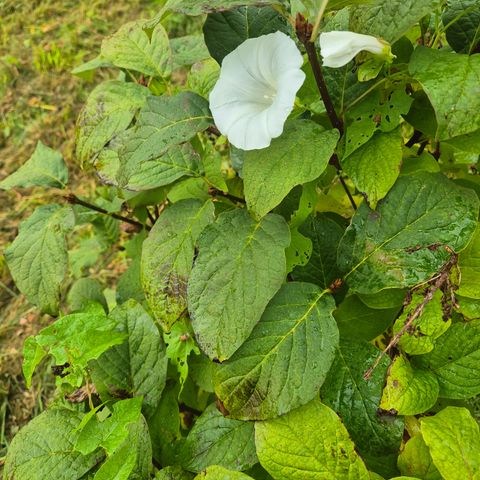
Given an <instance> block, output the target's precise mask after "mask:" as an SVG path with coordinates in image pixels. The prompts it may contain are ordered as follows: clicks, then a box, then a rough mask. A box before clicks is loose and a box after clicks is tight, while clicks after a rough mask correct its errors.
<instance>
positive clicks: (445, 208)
mask: <svg viewBox="0 0 480 480" xmlns="http://www.w3.org/2000/svg"><path fill="white" fill-rule="evenodd" d="M478 208H479V201H478V197H477V196H476V194H475V193H474V192H473V191H472V190H469V189H465V188H462V187H458V186H457V185H455V183H453V182H451V181H450V180H448V179H447V178H445V177H444V176H443V175H440V174H430V173H423V172H422V173H419V174H416V175H408V176H402V177H399V179H398V180H397V181H396V183H395V185H394V186H393V187H392V189H391V190H390V192H389V193H388V194H387V196H386V197H385V198H384V199H383V200H381V201H380V202H379V203H378V205H377V208H376V210H372V209H370V208H369V207H368V206H367V205H365V204H364V203H362V205H360V207H359V209H358V210H357V212H356V213H355V215H354V216H353V218H352V223H351V225H350V227H348V228H347V230H346V232H345V235H344V236H343V238H342V240H341V242H340V246H339V249H338V265H339V267H340V268H341V270H343V271H344V272H346V275H345V276H346V279H347V282H348V284H349V286H350V288H351V289H352V290H354V291H356V292H358V293H375V292H379V291H380V290H383V289H385V288H402V287H409V286H413V285H416V284H418V283H420V282H424V281H425V280H428V279H429V278H430V277H431V276H432V275H434V274H435V273H436V272H437V271H438V270H439V269H440V268H441V267H442V266H443V265H444V264H445V263H446V262H447V261H448V260H449V259H450V257H451V253H450V249H452V250H454V251H457V252H458V251H460V250H462V249H463V248H464V247H465V246H466V245H467V244H468V242H469V240H470V239H471V237H472V234H473V232H474V229H475V226H476V222H477V217H478Z"/></svg>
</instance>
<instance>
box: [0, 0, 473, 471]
mask: <svg viewBox="0 0 480 480" xmlns="http://www.w3.org/2000/svg"><path fill="white" fill-rule="evenodd" d="M172 14H173V15H178V14H182V15H186V16H200V15H202V16H203V18H204V23H203V32H202V33H197V34H191V35H188V36H183V37H176V38H171V37H170V36H169V34H168V31H167V30H168V25H169V19H170V18H171V15H172ZM479 24H480V5H479V3H478V1H477V0H452V1H447V2H445V1H440V0H372V1H368V2H367V1H362V0H357V1H355V0H352V1H349V0H330V1H328V0H291V1H290V2H289V1H286V0H284V1H268V0H265V1H261V0H260V1H255V0H250V1H249V0H208V1H205V0H188V1H187V0H169V1H167V2H166V4H165V6H164V7H163V8H162V9H161V11H160V12H159V13H158V15H157V16H156V17H155V18H153V19H149V20H138V21H134V22H131V23H128V24H126V25H124V26H121V27H120V28H119V30H118V31H117V32H116V33H114V34H113V35H112V36H110V37H108V38H106V39H105V40H104V42H103V44H102V47H101V51H100V54H99V55H98V56H97V57H96V58H95V59H93V60H92V61H90V62H88V63H86V64H84V65H82V66H80V67H78V68H77V69H76V70H75V73H76V74H77V75H91V73H92V71H93V70H95V69H105V68H107V69H113V71H115V72H116V78H115V79H114V80H108V81H105V82H104V83H101V84H100V85H98V86H97V87H96V88H95V89H94V90H93V91H92V92H91V94H90V96H89V98H88V99H87V101H86V104H85V106H84V107H83V110H82V111H81V113H80V115H79V118H78V125H77V138H76V157H77V159H78V162H79V163H80V164H81V165H82V167H83V168H84V169H85V170H86V171H90V172H91V175H93V176H96V178H97V180H98V183H99V187H98V189H97V197H95V198H89V199H87V198H82V197H81V196H79V195H78V194H76V193H75V192H73V191H71V190H70V189H69V180H68V171H67V166H66V165H65V162H64V160H63V158H62V156H61V155H60V154H59V153H58V152H56V151H54V150H52V149H50V148H49V147H48V146H45V145H43V144H41V143H40V144H38V146H37V149H36V150H35V152H34V154H33V156H32V157H31V158H30V159H29V160H28V161H27V162H26V163H25V164H24V165H23V166H22V167H21V168H20V169H19V170H18V171H16V172H15V173H13V174H12V175H10V176H9V177H7V178H6V179H4V180H3V181H2V182H1V183H0V187H1V188H4V189H13V188H16V187H27V186H32V185H33V186H40V187H44V188H51V189H56V190H55V191H57V192H59V191H61V190H59V189H63V190H64V192H65V193H61V194H59V202H58V203H55V204H50V205H43V206H40V207H38V208H37V209H36V210H35V211H34V212H33V213H32V215H31V216H30V217H29V218H28V219H27V220H25V221H24V222H23V223H22V224H21V226H20V229H19V233H18V236H17V237H16V239H15V240H14V241H13V243H12V244H11V245H10V246H9V247H8V249H7V250H6V252H5V257H6V260H7V263H8V266H9V268H10V271H11V274H12V276H13V278H14V280H15V283H16V285H17V287H18V289H19V290H20V291H21V292H22V293H23V294H24V295H25V296H26V297H27V299H28V300H29V301H30V302H32V303H33V304H34V305H36V306H37V307H38V308H39V309H40V310H41V311H42V312H44V313H47V314H50V315H51V316H53V317H56V319H55V321H53V323H51V325H50V326H48V327H47V328H45V329H43V330H42V331H40V333H39V334H38V335H35V336H33V337H30V338H28V339H27V341H26V342H25V348H24V364H23V368H24V374H25V377H26V381H27V384H29V383H30V381H31V378H32V375H33V373H34V371H35V369H36V367H37V366H38V365H39V364H40V362H42V360H43V359H44V358H45V357H49V358H51V359H52V362H53V371H54V373H55V375H56V381H57V387H58V389H57V396H56V399H55V401H54V402H53V403H52V405H50V406H49V408H48V409H47V410H46V411H45V412H43V413H42V414H41V415H39V416H38V417H36V418H35V419H34V420H32V421H31V422H30V423H29V424H28V425H27V426H26V427H24V428H23V429H22V430H21V431H20V432H19V433H18V434H17V436H16V437H15V438H14V440H13V442H12V444H11V446H10V448H9V452H8V455H7V458H6V464H5V474H4V478H5V479H6V480H13V479H15V480H44V479H45V480H49V479H52V480H53V479H66V480H67V479H68V480H80V479H82V480H86V479H94V480H113V479H115V480H126V479H149V478H156V479H174V480H184V479H192V478H196V479H205V480H230V479H235V480H237V479H238V480H243V479H245V480H247V479H256V480H264V479H274V480H304V479H305V480H344V479H345V480H363V479H365V480H367V479H372V480H373V479H380V478H385V479H390V478H405V479H407V478H418V479H429V480H433V479H435V480H436V479H446V480H459V479H461V480H466V479H476V478H479V477H478V475H479V472H480V431H479V425H478V419H479V417H480V412H479V408H478V398H479V397H478V396H479V395H480V260H479V258H480V227H479V226H478V216H479V198H478V196H479V194H480V178H479V176H478V174H477V169H476V164H477V162H478V159H479V153H480V133H479V132H480V82H479V78H480V55H478V53H479V52H480V43H479V41H480V34H479V32H480V30H479ZM86 225H89V226H90V227H91V228H92V229H93V230H94V231H95V232H96V237H95V238H96V239H97V240H98V238H101V244H102V245H103V249H104V250H107V251H108V250H115V249H118V248H119V247H120V248H121V249H122V250H124V255H125V256H126V257H127V258H128V259H129V267H128V269H127V270H126V271H125V272H124V273H122V274H121V276H119V278H118V279H117V280H118V281H117V282H116V285H115V292H114V293H115V295H109V296H108V298H106V297H105V295H104V291H103V287H102V286H101V285H100V284H99V282H98V281H97V280H95V279H93V278H89V277H88V276H87V277H85V276H82V275H83V274H82V272H83V270H82V267H81V266H80V267H79V265H78V262H79V260H78V258H79V257H78V255H74V254H72V251H70V253H69V250H68V248H69V246H70V247H71V245H72V239H73V238H75V232H77V231H78V229H80V228H85V226H86ZM119 225H122V226H123V227H124V228H122V230H121V231H120V230H119ZM97 243H98V242H97ZM95 245H96V244H95V243H94V242H93V243H92V242H90V243H88V244H87V243H84V244H83V245H82V247H81V248H83V250H84V251H85V250H86V251H87V252H88V253H93V250H94V249H95V248H96V247H95ZM95 258H96V257H94V259H93V261H91V262H90V264H89V266H90V267H93V266H94V264H95ZM66 279H68V280H66ZM401 475H403V477H401Z"/></svg>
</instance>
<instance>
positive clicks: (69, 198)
mask: <svg viewBox="0 0 480 480" xmlns="http://www.w3.org/2000/svg"><path fill="white" fill-rule="evenodd" d="M64 198H65V200H66V201H67V202H68V203H70V204H72V205H81V206H82V207H85V208H88V209H89V210H93V211H95V212H98V213H102V214H103V215H108V216H109V217H112V218H115V219H116V220H120V221H122V222H125V223H129V224H130V225H135V226H136V227H138V228H139V229H143V228H145V229H147V230H150V227H149V226H148V225H144V224H143V223H141V222H138V221H137V220H134V219H133V218H129V217H124V216H123V215H119V214H118V213H111V212H108V211H107V210H105V209H104V208H102V207H98V206H97V205H93V203H89V202H86V201H84V200H81V199H80V198H78V197H77V196H76V195H74V194H73V193H69V194H68V195H65V197H64Z"/></svg>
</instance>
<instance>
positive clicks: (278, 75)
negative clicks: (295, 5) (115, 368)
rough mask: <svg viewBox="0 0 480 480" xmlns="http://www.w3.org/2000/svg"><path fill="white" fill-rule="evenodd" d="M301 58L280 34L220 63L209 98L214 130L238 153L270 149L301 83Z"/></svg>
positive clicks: (249, 44)
mask: <svg viewBox="0 0 480 480" xmlns="http://www.w3.org/2000/svg"><path fill="white" fill-rule="evenodd" d="M302 64H303V57H302V55H301V54H300V52H299V50H298V49H297V47H296V45H295V43H294V42H293V40H292V39H291V38H290V37H288V36H287V35H285V34H284V33H282V32H275V33H271V34H268V35H263V36H261V37H258V38H250V39H248V40H246V41H245V42H243V43H242V44H241V45H240V46H239V47H237V48H236V49H235V50H234V51H233V52H231V53H230V54H228V55H227V56H226V57H225V58H224V59H223V62H222V68H221V70H220V77H219V79H218V81H217V83H216V84H215V87H214V88H213V90H212V92H211V93H210V109H211V111H212V114H213V117H214V120H215V123H216V125H217V128H218V129H219V130H220V132H222V133H223V134H224V135H226V136H227V137H228V139H229V141H230V142H231V143H232V144H233V145H235V146H236V147H238V148H241V149H244V150H253V149H258V148H265V147H268V146H269V145H270V142H271V140H272V138H276V137H278V136H279V135H281V133H282V132H283V124H284V123H285V120H286V119H287V117H288V115H289V114H290V112H291V111H292V109H293V104H294V102H295V96H296V93H297V91H298V89H299V88H300V87H301V85H302V84H303V82H304V80H305V74H304V73H303V72H302V71H301V66H302Z"/></svg>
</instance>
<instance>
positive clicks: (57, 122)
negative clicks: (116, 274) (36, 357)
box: [0, 0, 159, 464]
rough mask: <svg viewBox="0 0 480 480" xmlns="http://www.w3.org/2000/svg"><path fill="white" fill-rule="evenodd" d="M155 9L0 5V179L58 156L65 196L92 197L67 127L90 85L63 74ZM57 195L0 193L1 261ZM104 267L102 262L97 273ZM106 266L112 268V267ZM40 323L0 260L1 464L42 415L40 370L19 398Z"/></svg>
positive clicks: (40, 0) (75, 2)
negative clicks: (26, 349)
mask: <svg viewBox="0 0 480 480" xmlns="http://www.w3.org/2000/svg"><path fill="white" fill-rule="evenodd" d="M158 3H159V2H158V1H157V2H155V0H117V1H115V2H112V1H111V0H3V1H2V0H0V178H3V177H5V176H6V175H7V174H9V173H11V172H12V171H14V170H15V169H16V168H17V167H18V166H19V165H21V164H22V163H23V162H24V161H25V160H27V159H28V158H29V156H30V155H31V153H32V152H33V150H34V148H35V145H36V143H37V142H38V141H39V140H41V141H42V142H44V143H45V144H46V145H49V146H51V147H53V148H56V149H58V150H60V151H61V152H62V153H63V155H64V157H65V160H66V162H67V164H68V166H69V170H70V173H71V178H72V189H73V190H74V191H75V192H76V193H79V194H88V193H91V192H93V189H94V182H93V178H92V177H91V176H90V175H88V174H84V173H83V172H81V171H80V169H79V168H78V167H77V165H76V163H75V158H74V143H73V142H74V138H75V136H74V125H75V119H76V116H77V114H78V111H79V109H80V108H81V106H82V104H83V103H84V101H85V99H86V97H87V95H88V93H89V92H90V91H91V90H92V88H93V86H94V84H95V83H96V82H98V81H101V80H102V79H103V78H105V76H108V75H111V73H109V72H101V73H97V74H96V76H95V78H94V80H93V82H88V81H86V80H82V79H79V78H76V77H74V76H73V75H72V74H71V73H70V71H71V70H72V68H74V67H75V66H77V65H79V64H81V63H82V62H83V61H86V60H89V59H91V58H92V57H94V56H95V55H96V54H97V53H98V51H99V48H100V44H101V41H102V39H103V38H104V37H105V36H106V35H108V34H110V33H113V32H114V31H115V30H116V29H117V28H119V27H120V26H121V25H122V24H123V23H125V22H127V21H128V20H131V19H136V18H139V17H148V16H149V15H151V14H152V13H153V12H155V11H156V9H157V8H158ZM56 196H57V197H58V193H55V192H53V193H51V192H50V193H46V192H44V191H43V190H41V189H33V190H31V189H30V190H24V191H21V192H3V191H1V190H0V253H1V252H2V251H3V249H4V248H5V246H6V245H7V244H8V243H9V242H11V241H12V239H13V238H14V237H15V235H16V232H17V228H18V224H19V222H20V221H21V220H22V219H24V218H25V217H26V216H28V215H29V214H30V213H31V212H32V210H33V209H34V208H35V206H38V205H41V204H44V203H48V202H49V201H52V200H55V197H56ZM111 260H112V259H111V258H107V259H104V265H105V266H106V270H109V269H112V265H108V262H110V261H111ZM114 266H115V265H114ZM48 322H49V319H48V317H42V316H39V314H38V312H37V311H36V309H34V308H32V307H31V305H29V304H28V303H27V302H26V301H25V299H24V298H23V296H22V295H20V294H19V293H18V291H17V290H16V288H15V286H14V284H13V282H12V280H11V278H10V276H9V273H8V270H7V268H6V265H5V261H4V258H3V256H0V464H1V458H2V457H3V455H4V454H5V451H6V448H7V447H8V442H9V441H10V439H11V438H12V436H13V435H14V434H15V433H16V432H17V431H18V429H19V428H20V427H21V426H23V425H24V424H25V423H26V422H28V421H29V420H30V419H31V418H32V417H33V416H35V415H37V414H38V413H39V412H41V411H42V410H43V408H44V407H45V404H46V402H47V400H48V398H49V397H50V396H51V394H52V392H53V389H54V381H53V378H52V376H51V375H50V373H49V370H48V369H47V368H43V369H40V370H39V373H38V374H37V375H36V376H35V378H34V381H33V386H32V388H31V389H30V390H26V388H25V384H24V380H23V375H22V371H21V362H22V356H21V352H22V348H23V342H24V340H25V338H27V337H28V336H29V335H32V334H35V333H36V332H38V331H39V330H40V329H41V328H42V327H43V326H45V325H46V324H47V323H48Z"/></svg>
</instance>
